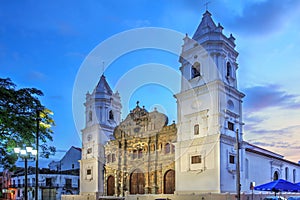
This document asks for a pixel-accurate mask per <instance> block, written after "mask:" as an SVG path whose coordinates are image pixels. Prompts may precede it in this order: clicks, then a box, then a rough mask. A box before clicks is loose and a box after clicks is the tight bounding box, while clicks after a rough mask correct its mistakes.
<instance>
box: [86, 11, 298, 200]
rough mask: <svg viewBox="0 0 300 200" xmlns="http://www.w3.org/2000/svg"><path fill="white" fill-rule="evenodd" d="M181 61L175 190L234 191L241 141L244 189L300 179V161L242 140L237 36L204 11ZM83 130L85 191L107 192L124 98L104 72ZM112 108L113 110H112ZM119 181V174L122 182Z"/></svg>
mask: <svg viewBox="0 0 300 200" xmlns="http://www.w3.org/2000/svg"><path fill="white" fill-rule="evenodd" d="M183 40H184V44H183V46H182V53H181V56H180V59H179V62H180V63H181V66H180V71H181V74H182V78H181V90H180V91H179V93H178V94H175V98H176V99H177V115H178V116H177V121H178V123H177V125H176V126H177V140H176V142H174V145H175V194H179V195H183V194H192V193H211V192H212V193H235V192H236V191H237V190H236V179H237V175H236V173H237V167H236V166H237V165H236V163H237V148H236V147H237V145H236V144H237V139H236V136H238V138H239V143H240V177H241V179H240V180H241V181H240V183H241V192H245V193H250V192H251V191H250V182H255V183H256V184H257V185H258V184H263V183H266V182H269V181H272V180H274V179H276V178H283V179H286V180H289V181H291V182H300V165H299V164H298V163H294V162H290V161H287V160H285V159H284V158H283V156H281V155H278V154H276V153H273V152H270V151H267V150H265V149H262V148H260V147H256V146H254V145H251V144H249V143H247V142H246V141H244V140H243V125H244V123H243V119H242V116H243V111H242V102H243V98H244V96H245V95H244V94H243V93H242V92H240V91H239V90H238V88H237V75H236V72H237V70H238V64H237V57H238V52H237V51H236V50H235V38H234V37H233V36H232V35H230V36H229V37H227V36H225V35H224V34H223V27H222V26H221V25H220V24H218V25H216V24H215V23H214V21H213V20H212V18H211V14H210V13H209V12H208V11H206V12H205V13H204V14H203V18H202V21H201V23H200V25H199V26H198V28H197V30H196V32H195V34H194V35H193V37H192V38H190V37H189V36H188V35H186V37H185V38H184V39H183ZM85 106H86V113H85V114H86V127H85V129H84V130H83V131H82V141H83V151H82V160H81V161H80V162H81V194H82V195H91V196H92V195H94V196H95V195H96V196H97V195H102V194H103V193H104V189H103V174H104V167H103V166H104V164H105V159H104V158H105V157H104V155H105V152H104V148H103V145H104V144H105V143H106V142H107V141H108V140H109V137H110V135H111V134H112V133H113V131H114V128H115V127H116V126H117V125H119V123H120V113H121V107H122V106H121V103H120V97H119V95H118V94H117V93H113V92H112V91H111V89H110V87H109V86H108V84H107V82H106V80H105V77H103V76H102V77H101V79H100V81H99V83H98V85H97V86H96V88H95V90H94V91H93V93H92V94H87V97H86V103H85ZM110 112H112V113H113V115H112V116H111V115H110ZM116 180H117V179H116Z"/></svg>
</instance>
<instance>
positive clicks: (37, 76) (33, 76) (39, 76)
mask: <svg viewBox="0 0 300 200" xmlns="http://www.w3.org/2000/svg"><path fill="white" fill-rule="evenodd" d="M28 78H29V79H30V80H44V79H45V78H46V75H45V74H43V73H42V72H39V71H31V72H29V74H28Z"/></svg>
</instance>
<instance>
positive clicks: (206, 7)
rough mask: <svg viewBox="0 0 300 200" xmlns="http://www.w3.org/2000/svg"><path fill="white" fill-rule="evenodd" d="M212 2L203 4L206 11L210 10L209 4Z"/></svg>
mask: <svg viewBox="0 0 300 200" xmlns="http://www.w3.org/2000/svg"><path fill="white" fill-rule="evenodd" d="M210 3H211V2H210V1H207V2H206V3H205V4H203V5H204V6H205V9H206V11H207V10H208V4H210Z"/></svg>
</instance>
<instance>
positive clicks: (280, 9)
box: [228, 0, 300, 35]
mask: <svg viewBox="0 0 300 200" xmlns="http://www.w3.org/2000/svg"><path fill="white" fill-rule="evenodd" d="M299 10H300V1H293V0H286V1H282V0H266V1H256V2H253V1H252V2H248V3H246V4H245V5H244V8H243V10H242V12H241V14H240V15H235V16H233V17H232V19H230V21H228V25H229V26H230V27H231V28H232V29H235V30H238V31H239V32H242V33H244V34H247V35H262V34H271V33H274V32H277V31H278V30H280V29H281V28H282V27H283V26H285V25H287V23H288V22H289V21H290V19H291V18H292V17H293V15H294V14H297V13H299Z"/></svg>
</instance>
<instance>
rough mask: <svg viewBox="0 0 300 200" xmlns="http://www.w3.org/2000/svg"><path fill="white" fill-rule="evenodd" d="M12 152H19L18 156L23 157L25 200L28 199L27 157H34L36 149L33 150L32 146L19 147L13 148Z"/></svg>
mask: <svg viewBox="0 0 300 200" xmlns="http://www.w3.org/2000/svg"><path fill="white" fill-rule="evenodd" d="M14 152H15V153H16V154H19V157H21V158H22V159H24V161H25V164H24V165H25V166H24V168H25V169H24V171H25V186H24V188H25V192H24V193H25V200H28V185H27V159H28V158H34V157H35V156H36V155H37V150H34V149H33V148H32V147H25V149H21V148H19V147H17V148H14Z"/></svg>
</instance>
